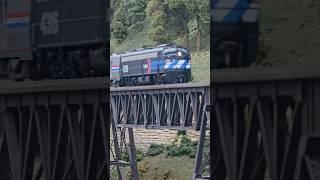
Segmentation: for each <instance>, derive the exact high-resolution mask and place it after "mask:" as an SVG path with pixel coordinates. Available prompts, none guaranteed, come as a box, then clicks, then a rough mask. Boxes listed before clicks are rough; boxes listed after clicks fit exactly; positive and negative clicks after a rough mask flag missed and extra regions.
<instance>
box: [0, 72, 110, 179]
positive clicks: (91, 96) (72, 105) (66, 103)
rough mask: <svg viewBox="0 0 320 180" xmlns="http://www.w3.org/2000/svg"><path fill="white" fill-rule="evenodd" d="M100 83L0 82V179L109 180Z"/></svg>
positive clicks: (103, 94) (103, 86) (103, 93)
mask: <svg viewBox="0 0 320 180" xmlns="http://www.w3.org/2000/svg"><path fill="white" fill-rule="evenodd" d="M106 80H107V78H106V77H101V78H88V79H79V80H74V79H73V80H43V81H26V82H14V81H0V179H3V180H31V179H33V180H40V179H47V180H56V179H59V180H74V179H78V180H91V179H97V180H98V179H109V171H108V169H109V168H108V166H107V164H108V162H109V128H108V127H109V124H108V123H109V122H108V121H107V118H109V117H108V116H107V114H108V113H107V112H108V110H109V108H108V107H109V106H108V101H107V100H108V99H109V98H107V97H108V93H109V92H108V91H107V81H106Z"/></svg>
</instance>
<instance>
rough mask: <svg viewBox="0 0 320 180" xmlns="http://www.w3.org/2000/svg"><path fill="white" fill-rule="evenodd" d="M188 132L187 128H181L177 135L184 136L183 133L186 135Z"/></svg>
mask: <svg viewBox="0 0 320 180" xmlns="http://www.w3.org/2000/svg"><path fill="white" fill-rule="evenodd" d="M186 134H187V131H186V130H179V131H178V132H177V135H178V136H182V135H186Z"/></svg>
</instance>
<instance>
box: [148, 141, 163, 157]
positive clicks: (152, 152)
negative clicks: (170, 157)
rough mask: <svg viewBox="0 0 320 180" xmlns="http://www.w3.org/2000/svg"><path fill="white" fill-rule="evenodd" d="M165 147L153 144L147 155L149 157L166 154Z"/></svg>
mask: <svg viewBox="0 0 320 180" xmlns="http://www.w3.org/2000/svg"><path fill="white" fill-rule="evenodd" d="M164 149H165V146H164V145H162V144H160V145H159V144H151V145H150V147H149V149H148V151H147V155H148V156H157V155H159V154H161V153H163V152H164Z"/></svg>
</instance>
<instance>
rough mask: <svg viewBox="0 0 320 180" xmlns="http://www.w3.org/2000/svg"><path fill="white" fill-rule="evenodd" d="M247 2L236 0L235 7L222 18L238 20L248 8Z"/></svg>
mask: <svg viewBox="0 0 320 180" xmlns="http://www.w3.org/2000/svg"><path fill="white" fill-rule="evenodd" d="M249 5H250V4H249V3H248V2H247V1H244V0H238V3H237V4H236V5H235V7H233V8H232V10H231V12H230V13H229V14H228V15H227V16H226V17H225V18H224V20H225V21H240V20H241V18H242V16H243V15H244V13H245V12H246V11H247V10H248V9H249Z"/></svg>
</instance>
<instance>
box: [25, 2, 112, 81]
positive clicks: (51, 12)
mask: <svg viewBox="0 0 320 180" xmlns="http://www.w3.org/2000/svg"><path fill="white" fill-rule="evenodd" d="M107 7H108V4H107V1H106V0H90V1H77V0H68V1H58V0H51V1H47V0H32V2H31V8H32V14H31V26H30V37H31V46H32V49H33V54H34V59H35V63H36V64H37V66H36V67H40V68H38V69H36V74H37V75H36V76H38V77H43V76H45V77H46V76H50V77H52V78H76V77H83V76H105V75H107V73H106V71H107V68H108V67H107V66H108V65H107V64H108V63H107V62H106V61H107V58H106V52H107V50H106V48H107V47H106V44H107V39H108V37H107V32H108V30H107V29H108V26H107V16H106V15H107V11H108V9H107Z"/></svg>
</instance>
